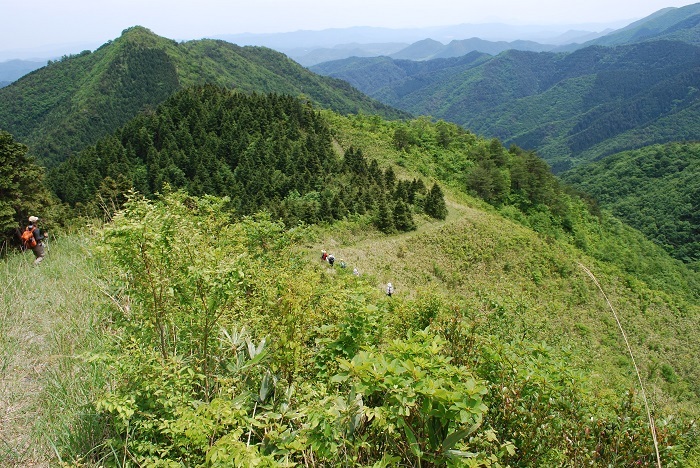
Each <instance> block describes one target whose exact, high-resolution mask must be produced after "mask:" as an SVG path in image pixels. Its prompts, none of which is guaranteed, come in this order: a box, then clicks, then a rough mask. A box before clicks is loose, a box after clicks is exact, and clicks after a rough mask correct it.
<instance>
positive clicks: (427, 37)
mask: <svg viewBox="0 0 700 468" xmlns="http://www.w3.org/2000/svg"><path fill="white" fill-rule="evenodd" d="M613 26H617V27H621V26H623V25H619V24H614V25H613V24H606V25H601V24H591V25H563V26H514V25H506V24H461V25H456V26H445V27H435V28H421V29H387V28H370V27H354V28H345V29H327V30H323V31H296V32H289V33H276V34H228V35H221V36H216V37H217V38H219V39H223V40H226V41H228V42H233V43H236V44H241V45H260V46H265V47H270V48H272V49H275V50H279V51H280V52H283V53H285V54H286V55H288V56H289V57H290V58H292V59H293V60H295V61H297V62H299V63H300V64H302V65H304V66H307V67H308V66H312V65H316V64H318V63H322V62H325V61H329V60H339V59H343V58H348V57H377V56H380V55H387V56H390V57H393V58H403V59H408V60H426V59H429V58H438V57H456V56H459V55H462V54H464V53H467V52H470V51H472V50H477V51H480V52H487V53H498V52H502V51H504V50H507V49H512V48H520V47H523V49H522V50H537V51H549V50H553V49H555V48H557V47H561V46H564V45H568V44H571V43H576V42H585V41H588V40H591V39H594V38H597V37H600V36H602V35H604V34H606V33H608V32H611V31H613V30H614V29H613ZM572 28H575V29H572ZM581 28H590V29H581ZM596 31H600V32H596ZM465 38H467V39H465ZM426 42H428V43H430V44H431V45H432V47H431V49H430V51H431V53H429V54H427V53H426V49H424V48H423V47H422V45H424V44H425V43H426Z"/></svg>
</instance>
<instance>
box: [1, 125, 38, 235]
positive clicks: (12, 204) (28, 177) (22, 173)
mask: <svg viewBox="0 0 700 468" xmlns="http://www.w3.org/2000/svg"><path fill="white" fill-rule="evenodd" d="M49 200H50V198H49V195H48V191H47V190H46V188H45V187H44V185H43V171H42V169H41V167H39V166H38V165H37V164H35V162H34V159H33V158H31V157H29V156H27V147H26V146H25V145H23V144H22V143H18V142H16V141H15V140H14V138H13V137H12V135H10V134H9V133H7V132H4V131H0V233H2V235H3V237H4V238H7V237H9V236H12V235H13V233H14V229H15V228H16V227H17V225H18V224H23V223H25V222H26V218H27V216H28V215H29V214H34V215H36V214H38V213H39V210H45V209H46V205H47V204H49ZM39 216H41V215H39Z"/></svg>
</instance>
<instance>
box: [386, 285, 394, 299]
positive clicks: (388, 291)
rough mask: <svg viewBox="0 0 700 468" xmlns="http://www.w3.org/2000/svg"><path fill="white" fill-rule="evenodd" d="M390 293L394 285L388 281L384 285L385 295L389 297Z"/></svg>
mask: <svg viewBox="0 0 700 468" xmlns="http://www.w3.org/2000/svg"><path fill="white" fill-rule="evenodd" d="M392 294H394V286H393V285H392V284H391V283H388V284H387V285H386V295H387V296H389V297H391V295H392Z"/></svg>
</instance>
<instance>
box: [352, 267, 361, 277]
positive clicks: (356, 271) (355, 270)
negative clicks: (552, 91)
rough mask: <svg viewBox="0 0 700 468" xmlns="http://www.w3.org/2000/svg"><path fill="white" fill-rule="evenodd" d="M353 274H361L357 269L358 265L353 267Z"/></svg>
mask: <svg viewBox="0 0 700 468" xmlns="http://www.w3.org/2000/svg"><path fill="white" fill-rule="evenodd" d="M352 274H353V275H355V276H360V272H359V271H358V270H357V267H355V268H353V269H352Z"/></svg>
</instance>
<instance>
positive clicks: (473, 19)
mask: <svg viewBox="0 0 700 468" xmlns="http://www.w3.org/2000/svg"><path fill="white" fill-rule="evenodd" d="M692 3H694V2H690V1H687V0H529V1H528V0H286V1H285V0H228V1H226V0H20V1H16V0H0V12H2V13H1V14H2V16H3V21H2V27H0V51H4V50H5V51H6V50H21V49H29V48H36V47H43V46H49V45H52V46H55V45H59V44H68V43H95V44H98V45H99V44H102V43H104V42H106V41H107V40H110V39H114V38H116V37H118V36H119V35H120V34H121V32H122V30H124V29H126V28H128V27H130V26H135V25H140V26H145V27H147V28H149V29H150V30H152V31H153V32H154V33H156V34H158V35H160V36H164V37H168V38H171V39H176V40H186V39H200V38H202V37H211V36H215V35H219V34H238V33H244V32H253V33H263V32H288V31H297V30H300V29H308V30H321V29H328V28H344V27H349V26H382V27H389V28H405V27H425V26H444V25H454V24H461V23H487V22H501V23H507V24H537V25H539V24H552V23H557V24H561V23H565V24H582V23H610V22H616V21H620V20H629V21H633V20H636V19H639V18H643V17H644V16H647V15H649V14H651V13H653V12H655V11H658V10H660V9H662V8H666V7H679V6H685V5H689V4H692ZM76 52H79V51H76Z"/></svg>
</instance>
